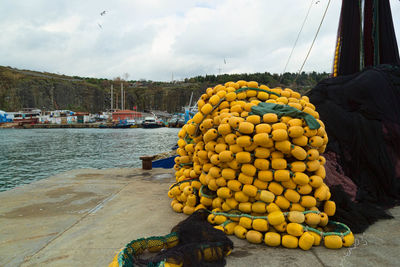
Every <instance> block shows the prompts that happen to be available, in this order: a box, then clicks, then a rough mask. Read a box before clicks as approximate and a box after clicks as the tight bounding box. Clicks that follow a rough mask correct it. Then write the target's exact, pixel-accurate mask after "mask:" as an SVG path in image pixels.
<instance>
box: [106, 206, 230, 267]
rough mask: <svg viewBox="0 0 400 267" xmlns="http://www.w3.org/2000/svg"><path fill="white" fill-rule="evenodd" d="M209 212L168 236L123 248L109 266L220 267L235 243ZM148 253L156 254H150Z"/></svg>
mask: <svg viewBox="0 0 400 267" xmlns="http://www.w3.org/2000/svg"><path fill="white" fill-rule="evenodd" d="M208 214H209V213H208V212H207V211H206V210H204V209H202V210H198V211H196V212H195V213H193V214H192V215H190V216H189V217H188V218H186V219H185V220H183V221H181V222H180V223H179V224H178V225H176V226H175V227H173V228H172V230H171V233H170V234H167V235H165V236H152V237H148V238H139V239H136V240H133V241H131V242H129V243H128V244H127V245H126V246H125V247H124V248H123V249H121V250H120V251H119V252H118V253H117V254H116V255H115V257H114V259H113V261H112V262H111V263H110V265H109V267H134V266H148V267H164V266H165V267H178V266H198V267H202V266H203V267H219V266H224V265H225V256H227V255H229V254H230V253H231V251H232V249H233V243H232V241H231V240H230V239H229V238H228V237H227V236H226V235H225V234H224V233H223V232H221V231H219V230H217V229H215V228H213V227H212V225H211V224H209V223H208V222H207V216H208ZM146 252H153V253H156V254H155V255H154V254H150V255H147V257H146V255H145V254H146Z"/></svg>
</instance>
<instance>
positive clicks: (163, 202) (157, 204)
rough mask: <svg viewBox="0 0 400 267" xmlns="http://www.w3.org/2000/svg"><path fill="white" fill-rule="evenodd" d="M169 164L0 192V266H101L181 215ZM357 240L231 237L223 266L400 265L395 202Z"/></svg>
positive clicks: (70, 176)
mask: <svg viewBox="0 0 400 267" xmlns="http://www.w3.org/2000/svg"><path fill="white" fill-rule="evenodd" d="M173 181H174V176H173V172H172V170H164V169H153V170H151V171H144V170H141V169H106V170H93V169H81V170H74V171H69V172H65V173H61V174H59V175H57V176H54V177H50V178H48V179H44V180H41V181H38V182H35V183H32V184H29V185H25V186H22V187H19V188H15V189H13V190H9V191H6V192H1V193H0V203H1V205H0V266H78V265H85V266H107V265H108V263H110V262H111V260H112V258H113V257H114V255H115V253H116V252H117V251H118V250H119V249H120V248H121V247H123V246H124V245H125V244H126V243H128V242H130V241H131V240H133V239H137V238H140V237H148V236H154V235H165V234H167V233H169V232H170V230H171V228H172V227H173V226H174V225H175V224H177V223H178V222H180V221H181V220H183V219H185V218H186V215H184V214H177V213H175V212H173V211H172V209H171V207H170V199H169V198H168V197H167V191H168V187H169V185H170V184H172V183H173ZM391 213H392V214H393V215H394V216H395V219H392V220H384V221H380V222H378V223H376V224H374V225H372V226H371V227H370V228H369V229H368V230H367V231H366V232H365V233H364V234H361V235H356V243H355V246H353V247H351V248H342V249H339V250H329V249H326V248H324V247H323V246H320V247H314V248H312V249H311V250H310V251H302V250H301V249H285V248H282V247H280V248H270V247H267V246H265V245H253V244H250V243H248V242H247V241H243V240H239V239H237V238H236V237H231V239H232V240H233V242H234V244H235V248H234V250H233V252H232V254H231V255H230V256H229V257H227V266H313V267H314V266H399V265H400V258H399V251H400V207H396V208H394V209H392V210H391Z"/></svg>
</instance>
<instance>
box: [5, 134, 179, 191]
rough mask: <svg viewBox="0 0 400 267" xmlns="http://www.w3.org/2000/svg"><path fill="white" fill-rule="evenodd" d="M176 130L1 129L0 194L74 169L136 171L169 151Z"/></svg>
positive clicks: (176, 138)
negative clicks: (147, 160)
mask: <svg viewBox="0 0 400 267" xmlns="http://www.w3.org/2000/svg"><path fill="white" fill-rule="evenodd" d="M178 131H179V129H174V128H158V129H141V128H138V129H25V130H24V129H1V130H0V191H4V190H8V189H11V188H14V187H16V186H18V185H21V184H27V183H31V182H32V181H36V180H39V179H43V178H46V177H49V176H51V175H54V174H57V173H60V172H63V171H67V170H72V169H79V168H98V169H104V168H127V167H128V168H136V167H140V166H141V161H140V160H139V157H140V156H142V155H147V154H148V155H153V154H157V153H160V152H166V151H170V150H171V148H172V147H173V146H174V145H175V144H176V142H177V140H178V137H177V134H178Z"/></svg>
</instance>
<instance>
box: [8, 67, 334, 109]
mask: <svg viewBox="0 0 400 267" xmlns="http://www.w3.org/2000/svg"><path fill="white" fill-rule="evenodd" d="M296 76H297V74H295V73H284V74H283V75H282V76H280V75H278V74H271V73H269V72H264V73H252V74H246V73H245V74H221V75H206V76H196V77H192V78H187V79H185V80H183V81H173V82H156V81H145V80H140V81H133V80H130V81H126V80H124V79H121V78H119V77H117V78H115V79H113V80H108V79H97V78H85V77H78V76H74V77H70V76H65V75H59V74H52V73H43V72H36V71H29V70H19V69H15V68H11V67H1V66H0V110H6V111H18V110H21V109H22V108H38V109H42V110H54V109H70V110H73V111H88V112H91V113H96V112H101V111H106V110H108V109H110V104H111V97H110V88H111V85H113V87H114V107H115V105H116V104H115V103H116V101H117V100H118V103H120V102H119V101H120V99H121V96H120V93H121V91H120V86H121V83H122V84H123V86H124V89H125V91H126V96H125V107H126V108H127V109H133V108H134V107H137V110H151V109H152V110H164V111H168V112H179V111H181V110H182V107H183V106H185V105H187V104H189V99H190V96H191V94H192V93H193V100H196V99H198V98H199V97H200V95H201V94H202V93H204V91H205V89H206V88H207V87H210V86H214V85H216V84H223V83H225V82H227V81H237V80H246V81H258V82H259V83H262V84H266V85H268V86H269V87H276V86H282V87H290V88H292V89H295V90H298V91H300V92H302V93H304V92H305V91H307V90H309V89H311V88H312V87H313V86H315V85H316V84H317V83H318V82H319V81H321V80H323V79H325V78H327V77H328V76H329V74H328V73H325V72H324V73H317V72H311V73H305V72H303V73H301V75H299V76H298V77H297V79H296ZM118 107H120V104H118Z"/></svg>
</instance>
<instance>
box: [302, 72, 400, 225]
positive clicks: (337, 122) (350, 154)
mask: <svg viewBox="0 0 400 267" xmlns="http://www.w3.org/2000/svg"><path fill="white" fill-rule="evenodd" d="M308 96H309V98H310V101H311V102H312V103H313V104H314V105H315V106H316V107H317V109H318V112H319V114H320V117H321V120H322V121H323V122H324V123H325V126H326V131H327V133H328V136H329V143H328V147H327V153H335V154H336V157H335V158H336V160H337V164H336V165H335V164H331V165H329V166H327V168H336V169H335V170H332V171H329V170H327V178H326V180H327V184H331V188H333V185H338V184H341V185H342V186H343V185H345V184H346V183H347V184H349V182H350V183H353V184H355V185H356V189H355V191H356V192H354V197H353V200H351V199H350V197H351V196H352V193H351V192H350V194H349V192H347V196H348V197H346V198H340V197H339V198H338V196H340V195H341V194H339V193H338V192H339V191H343V190H342V189H343V188H342V189H340V188H338V187H335V188H336V189H335V190H334V192H332V197H333V198H334V200H335V201H336V204H337V215H336V218H335V219H336V220H338V221H341V222H344V223H347V224H349V226H350V228H351V229H352V230H353V231H354V232H361V231H364V230H365V229H366V228H367V227H368V225H370V224H372V223H373V222H374V221H376V220H378V219H380V218H389V217H390V216H389V215H387V213H385V212H382V210H385V209H387V208H389V207H393V206H395V205H398V204H399V202H400V171H399V166H400V67H399V66H394V65H380V66H377V67H373V68H368V69H366V70H364V71H362V72H359V73H356V74H353V75H347V76H339V77H335V78H330V79H326V80H324V81H322V82H320V83H319V84H318V85H317V86H316V87H315V88H314V89H313V90H311V91H310V92H309V94H308ZM339 167H340V168H339ZM340 173H342V174H343V175H337V174H340ZM346 179H351V181H348V180H347V181H346ZM330 181H331V182H330ZM352 190H353V189H352ZM353 191H354V190H353ZM343 193H344V194H346V193H345V192H343ZM355 203H356V204H355ZM377 207H379V208H377ZM351 217H353V219H352V218H351ZM346 218H347V219H346ZM352 221H353V223H351V222H352ZM357 224H359V226H360V227H355V226H356V225H357Z"/></svg>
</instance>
